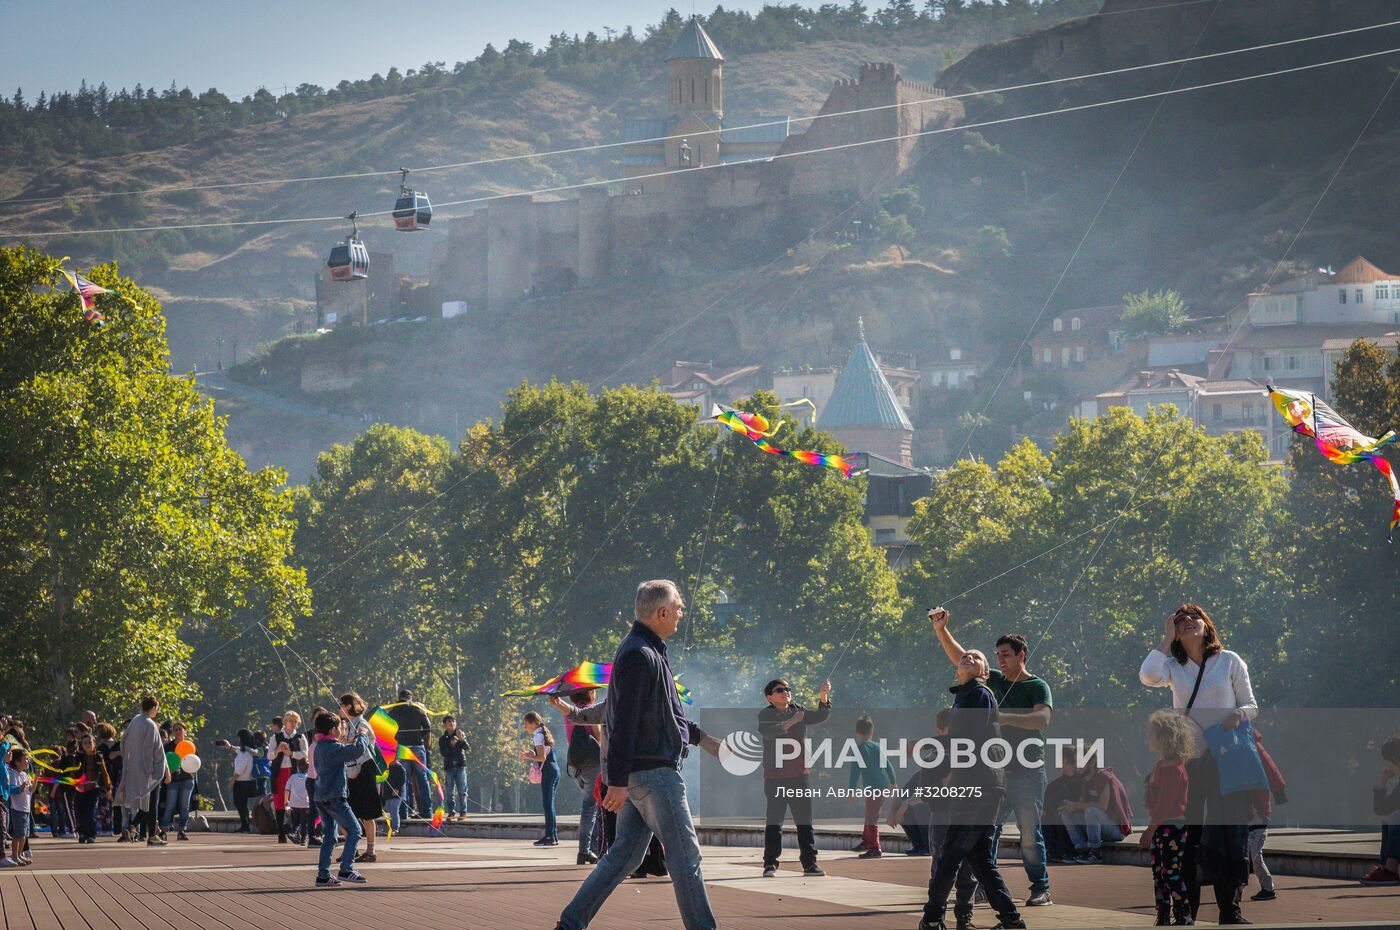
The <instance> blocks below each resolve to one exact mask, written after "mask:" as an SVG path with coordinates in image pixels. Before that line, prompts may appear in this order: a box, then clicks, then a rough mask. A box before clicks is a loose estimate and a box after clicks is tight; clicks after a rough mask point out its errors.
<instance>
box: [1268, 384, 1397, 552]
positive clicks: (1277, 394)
mask: <svg viewBox="0 0 1400 930" xmlns="http://www.w3.org/2000/svg"><path fill="white" fill-rule="evenodd" d="M1269 399H1270V400H1272V401H1273V402H1274V406H1275V407H1277V408H1278V412H1279V413H1281V414H1283V418H1284V419H1285V420H1287V421H1288V425H1289V426H1291V427H1293V432H1295V433H1299V434H1301V435H1303V436H1311V437H1312V438H1313V441H1315V442H1316V443H1317V448H1318V450H1319V451H1320V452H1321V453H1322V454H1323V455H1325V456H1327V457H1328V458H1329V459H1331V460H1332V461H1334V462H1336V463H1337V464H1338V465H1351V464H1353V463H1356V462H1360V461H1363V460H1369V461H1370V462H1371V464H1373V465H1375V466H1376V468H1378V469H1380V471H1381V474H1383V475H1385V477H1386V479H1387V480H1388V481H1389V482H1390V493H1391V496H1392V497H1394V499H1395V509H1394V510H1393V511H1392V512H1391V516H1390V535H1388V536H1387V537H1386V542H1390V541H1391V540H1392V539H1394V536H1395V528H1396V527H1397V526H1400V482H1397V481H1396V480H1395V470H1394V469H1393V468H1391V465H1390V462H1388V461H1386V459H1385V457H1384V456H1382V455H1381V453H1380V450H1381V449H1382V448H1384V447H1385V446H1388V445H1392V444H1393V443H1394V442H1395V431H1394V430H1391V431H1390V432H1388V433H1386V434H1385V435H1384V436H1382V437H1380V438H1379V439H1372V438H1371V437H1370V436H1367V435H1365V434H1363V433H1362V432H1361V431H1360V430H1358V429H1357V428H1356V427H1354V426H1352V425H1351V424H1350V423H1348V422H1347V421H1346V420H1343V419H1342V418H1341V417H1340V416H1338V414H1337V411H1335V410H1333V409H1332V408H1331V407H1329V406H1327V404H1325V403H1323V402H1322V401H1321V400H1319V399H1318V397H1317V395H1316V394H1313V393H1312V392H1311V391H1290V390H1288V389H1286V388H1276V387H1274V386H1273V385H1272V384H1271V385H1269Z"/></svg>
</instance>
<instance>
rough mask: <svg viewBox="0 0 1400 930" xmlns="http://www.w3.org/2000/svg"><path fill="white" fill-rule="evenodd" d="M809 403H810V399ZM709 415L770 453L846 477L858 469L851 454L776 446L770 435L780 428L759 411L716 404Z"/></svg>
mask: <svg viewBox="0 0 1400 930" xmlns="http://www.w3.org/2000/svg"><path fill="white" fill-rule="evenodd" d="M808 403H810V401H809V402H808ZM709 419H711V420H714V421H715V422H717V423H722V424H723V425H725V426H727V427H729V428H730V429H732V430H733V431H734V432H736V433H739V434H740V435H742V436H744V437H746V438H747V439H748V440H749V441H750V442H752V443H753V444H754V445H756V446H758V447H759V448H760V449H762V450H763V451H764V452H767V453H768V454H769V455H783V456H787V457H788V458H791V459H796V460H797V461H799V462H802V463H803V464H804V465H817V466H820V467H822V468H833V469H835V470H836V471H839V472H840V473H841V474H842V475H844V476H845V477H847V478H849V477H851V476H852V475H854V474H855V473H856V464H855V460H854V458H853V457H852V456H849V455H829V454H827V453H825V452H804V451H801V450H789V449H781V448H779V447H778V446H775V445H774V444H773V442H772V440H771V437H772V436H773V434H774V433H776V432H777V429H776V428H775V427H773V426H770V424H769V422H768V418H767V417H764V416H762V415H760V414H757V413H745V412H744V411H742V410H727V409H725V408H723V407H721V406H719V405H718V404H716V405H715V406H714V409H713V410H712V411H711V413H710V416H709Z"/></svg>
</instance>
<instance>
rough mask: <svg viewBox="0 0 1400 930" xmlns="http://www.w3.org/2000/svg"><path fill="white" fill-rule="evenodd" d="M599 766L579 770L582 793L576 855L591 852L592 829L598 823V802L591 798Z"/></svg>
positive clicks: (579, 783) (579, 785) (579, 784)
mask: <svg viewBox="0 0 1400 930" xmlns="http://www.w3.org/2000/svg"><path fill="white" fill-rule="evenodd" d="M599 769H600V766H597V765H592V766H589V767H588V768H586V769H580V770H579V773H578V787H579V790H580V791H582V792H583V803H582V805H581V806H580V807H579V811H578V854H579V855H580V856H582V855H584V854H585V853H590V852H592V851H593V827H594V826H595V825H596V823H597V821H598V802H597V801H596V800H594V798H593V786H594V785H595V784H596V783H597V781H598V772H599Z"/></svg>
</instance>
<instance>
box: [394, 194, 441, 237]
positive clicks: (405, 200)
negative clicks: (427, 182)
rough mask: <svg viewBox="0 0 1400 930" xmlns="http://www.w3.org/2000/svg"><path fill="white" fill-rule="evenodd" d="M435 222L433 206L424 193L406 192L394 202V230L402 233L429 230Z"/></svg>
mask: <svg viewBox="0 0 1400 930" xmlns="http://www.w3.org/2000/svg"><path fill="white" fill-rule="evenodd" d="M432 221H433V205H432V204H431V203H429V202H428V195H427V194H425V193H423V192H422V191H415V190H404V191H402V192H401V193H400V194H399V199H398V200H396V201H394V228H395V229H397V230H399V231H400V232H413V231H414V230H418V229H427V228H428V224H429V223H431V222H432Z"/></svg>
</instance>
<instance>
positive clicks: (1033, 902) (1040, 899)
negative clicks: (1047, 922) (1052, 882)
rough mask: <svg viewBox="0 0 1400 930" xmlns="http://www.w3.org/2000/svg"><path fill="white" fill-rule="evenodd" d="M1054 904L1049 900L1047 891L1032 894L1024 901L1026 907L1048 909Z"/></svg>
mask: <svg viewBox="0 0 1400 930" xmlns="http://www.w3.org/2000/svg"><path fill="white" fill-rule="evenodd" d="M1054 903H1055V902H1054V901H1051V900H1050V892H1048V891H1042V892H1040V894H1033V895H1031V896H1030V897H1029V898H1027V899H1026V907H1049V906H1050V905H1052V904H1054Z"/></svg>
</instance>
